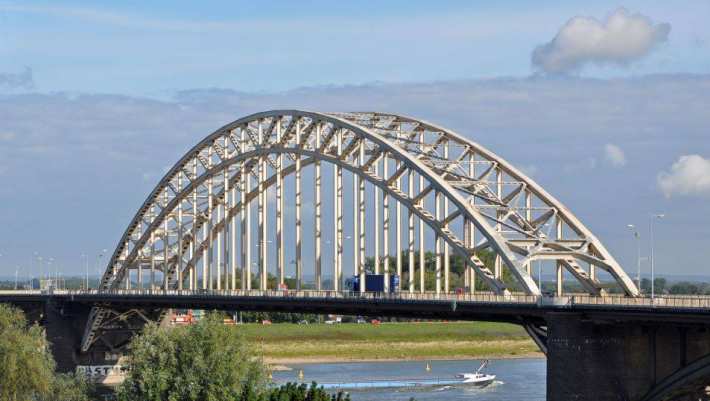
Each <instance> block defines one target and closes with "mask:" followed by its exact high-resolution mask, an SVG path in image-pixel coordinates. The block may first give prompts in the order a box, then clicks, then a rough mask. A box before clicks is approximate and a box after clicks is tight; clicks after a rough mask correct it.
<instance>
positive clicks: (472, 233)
mask: <svg viewBox="0 0 710 401" xmlns="http://www.w3.org/2000/svg"><path fill="white" fill-rule="evenodd" d="M324 165H328V167H329V168H332V174H329V176H330V177H331V179H332V180H331V182H330V183H329V185H326V186H324V185H323V169H324ZM306 168H312V169H313V178H314V179H313V182H312V184H313V185H312V190H313V191H314V199H315V202H314V216H313V219H314V232H313V235H314V238H313V242H314V246H315V250H314V255H315V258H314V261H313V265H314V266H313V274H314V276H315V288H316V289H317V290H324V289H326V288H324V280H323V277H325V276H326V275H328V276H330V277H332V280H331V281H332V284H331V286H330V288H327V289H328V290H335V291H342V290H343V265H344V264H343V251H344V248H345V246H346V244H345V239H347V238H348V237H346V235H345V233H344V219H345V217H344V215H343V209H344V205H345V203H346V201H351V203H352V205H353V206H354V207H353V208H352V209H353V210H352V211H351V212H352V213H353V214H352V227H351V228H352V241H348V245H350V244H352V245H351V246H352V252H353V259H354V263H353V268H354V273H355V274H357V275H361V276H362V275H364V274H365V268H364V265H365V260H366V257H367V254H366V245H367V244H368V243H369V244H370V246H369V248H370V249H369V251H370V252H369V254H370V255H372V256H373V257H374V271H375V272H376V273H383V274H385V275H389V274H398V275H399V276H400V277H402V276H403V275H406V277H407V280H406V281H405V282H404V283H403V284H404V285H403V289H402V291H410V292H417V291H419V292H425V291H434V292H436V293H440V292H449V291H451V288H450V287H451V285H450V284H451V283H450V279H449V277H450V259H451V258H450V255H459V256H460V257H462V258H463V259H464V260H465V278H464V282H465V287H466V288H467V290H468V291H471V292H473V291H477V290H481V289H483V290H487V291H492V292H495V293H498V294H506V293H508V292H510V291H520V292H524V293H527V294H531V295H539V294H540V289H539V288H538V286H537V284H536V283H535V281H534V280H533V278H532V275H531V264H532V262H533V261H536V260H545V261H554V262H548V263H555V264H556V266H557V292H558V293H561V292H562V282H563V273H564V271H567V272H569V273H571V275H572V276H573V277H574V278H575V279H576V280H577V281H578V282H579V283H580V284H581V286H582V288H584V289H585V290H586V291H587V292H589V293H590V294H593V295H604V291H603V290H602V285H601V283H600V282H599V280H598V279H597V277H596V272H597V269H602V270H603V271H605V272H607V273H609V274H610V275H611V277H613V278H614V280H615V281H616V282H617V283H618V286H619V287H620V288H621V289H622V290H623V291H624V292H625V293H626V294H627V295H630V296H636V295H638V290H637V288H636V287H635V285H634V283H633V282H632V280H631V279H630V278H629V277H628V276H627V275H626V274H625V273H624V271H623V269H622V268H621V267H620V266H619V264H618V263H617V262H616V260H614V258H613V257H612V256H611V254H610V253H609V252H608V251H607V250H606V249H605V248H604V246H603V245H602V244H601V242H600V241H599V240H598V239H597V238H596V237H595V236H594V235H593V234H592V233H591V232H590V231H589V230H588V229H587V228H586V227H585V226H584V225H583V224H582V223H581V222H580V221H579V220H578V219H577V218H576V217H575V216H574V215H573V214H572V213H571V212H570V211H569V210H568V209H567V208H566V207H564V206H563V205H562V204H561V203H560V202H559V201H557V200H556V199H555V198H553V197H552V196H551V195H550V194H548V193H547V192H546V191H545V190H544V189H543V188H542V187H540V186H539V185H537V184H536V183H535V182H534V181H533V180H531V179H530V178H529V177H527V176H526V175H525V174H523V173H522V172H521V171H520V170H518V169H516V168H515V167H513V166H512V165H511V164H509V163H508V162H506V161H505V160H503V159H502V158H500V157H499V156H497V155H496V154H494V153H493V152H491V151H489V150H487V149H485V148H484V147H482V146H480V145H478V144H477V143H474V142H472V141H470V140H468V139H466V138H465V137H463V136H461V135H458V134H456V133H454V132H452V131H449V130H447V129H444V128H441V127H438V126H435V125H433V124H429V123H427V122H424V121H420V120H416V119H412V118H408V117H403V116H398V115H393V114H386V113H374V112H356V113H315V112H305V111H297V110H277V111H269V112H263V113H257V114H254V115H251V116H248V117H245V118H242V119H240V120H237V121H235V122H233V123H231V124H228V125H226V126H224V127H222V128H220V129H219V130H217V131H216V132H214V133H213V134H211V135H209V136H208V137H207V138H205V139H204V140H202V141H201V142H200V143H199V144H197V145H196V146H195V147H194V148H192V149H191V150H190V151H189V152H188V153H187V154H186V155H185V156H183V157H182V158H181V159H180V160H179V161H178V162H177V163H176V164H175V166H174V167H173V168H172V169H171V170H170V171H169V172H168V173H167V174H166V175H165V177H163V179H162V180H161V181H160V183H159V184H158V185H157V186H156V187H155V189H154V190H153V191H152V192H151V194H150V196H149V197H148V198H147V199H146V201H145V202H144V203H143V205H142V206H141V208H140V209H139V211H138V213H136V215H135V217H134V218H133V220H132V221H131V223H130V225H129V226H128V228H127V229H126V231H125V233H124V235H123V237H122V238H121V240H120V242H119V244H118V246H117V248H116V250H115V251H114V253H113V255H112V257H111V259H110V261H109V263H108V267H107V269H106V272H105V273H104V275H103V277H102V279H101V283H100V289H101V290H111V289H118V288H131V286H136V285H137V286H139V287H140V288H151V289H170V290H182V289H193V290H194V289H215V290H228V289H247V290H248V289H251V288H252V281H253V280H254V276H255V277H256V278H255V280H256V282H258V286H259V289H261V290H266V289H268V283H269V277H268V274H269V272H273V274H274V275H275V276H276V279H277V281H278V283H279V284H281V283H283V282H284V279H285V268H286V265H287V262H286V260H285V255H284V248H285V247H286V246H287V245H286V244H285V235H284V231H285V225H284V219H285V217H284V216H285V206H284V202H285V200H286V199H288V200H289V202H291V201H292V202H293V203H294V207H295V216H294V217H295V225H294V226H293V230H295V244H294V245H295V248H294V249H295V257H294V262H293V263H294V264H295V270H296V280H297V287H298V288H299V289H300V288H301V283H302V277H303V274H304V265H303V259H302V252H303V249H302V248H303V227H302V217H303V216H302V214H303V177H302V172H303V170H304V169H306ZM344 173H346V174H350V175H352V176H353V179H352V180H353V187H352V191H350V192H348V193H346V190H345V188H344V186H343V175H344ZM286 179H293V180H294V182H295V185H294V188H295V190H294V191H293V192H292V193H289V194H287V193H285V185H284V180H286ZM366 183H367V185H369V186H372V188H374V189H372V190H371V191H370V193H374V197H375V198H374V202H372V205H373V207H371V208H370V209H368V208H366V206H365V205H366V202H365V196H366V190H365V188H366ZM272 186H275V193H276V199H275V210H270V208H269V206H268V203H269V202H268V199H267V196H268V195H267V194H268V190H269V188H270V187H272ZM324 188H327V189H329V191H328V192H330V193H328V194H325V195H326V196H327V199H328V200H332V203H330V205H329V206H328V207H329V208H331V210H332V221H330V222H327V223H326V224H328V223H332V225H331V224H329V229H328V230H323V229H322V228H323V221H322V220H323V218H322V216H323V208H324V205H323V202H322V199H323V195H324V194H323V192H324V191H323V189H324ZM309 190H310V188H309ZM252 203H256V209H257V211H256V215H257V216H256V220H257V223H258V224H257V225H258V230H257V232H258V235H257V237H258V238H257V240H256V245H257V248H258V249H257V253H258V255H256V258H253V255H252V251H253V248H254V245H255V243H254V242H253V241H252V238H251V237H252V231H253V229H252V217H253V216H252V215H253V210H252V209H253V207H252V206H251V205H252ZM331 210H329V211H331ZM393 211H394V213H393ZM366 215H368V216H369V220H374V223H373V224H370V225H368V226H366V220H365V216H366ZM270 218H273V219H274V220H275V221H276V238H275V241H269V240H268V239H267V238H268V237H269V230H268V221H269V219H270ZM326 231H327V232H326ZM366 231H367V234H366ZM403 232H404V234H403ZM366 236H367V237H369V236H374V241H373V239H372V238H370V241H369V242H368V241H366ZM324 237H326V238H328V239H330V240H329V241H325V242H324ZM392 238H394V241H392ZM273 242H275V249H276V257H275V259H276V260H275V261H273V263H270V262H269V260H268V259H269V255H270V253H269V251H268V247H269V245H268V244H270V243H273ZM392 242H394V244H393V243H392ZM324 243H325V244H329V246H330V247H332V249H331V251H332V252H329V253H332V257H331V258H329V259H330V260H328V261H325V260H324V259H323V249H324V248H323V245H324ZM427 245H429V246H430V247H431V248H432V249H433V250H434V255H435V276H436V282H435V285H434V286H433V288H427V287H426V284H425V276H424V272H425V270H426V269H425V266H424V263H425V260H426V258H425V255H424V252H425V250H426V248H427ZM483 252H488V253H489V254H490V253H492V254H493V255H494V263H492V264H491V263H488V264H487V263H485V262H484V260H483V259H482V258H481V254H482V253H483ZM253 259H256V260H257V262H256V263H255V264H253V263H252V260H253ZM405 264H406V271H403V268H404V266H405ZM270 266H271V269H269V267H270ZM326 266H327V267H328V269H327V271H326V269H324V267H326ZM504 271H507V272H509V273H510V274H509V275H508V277H509V279H508V280H507V281H505V280H504V279H503V277H504V274H503V273H504ZM476 277H478V281H479V282H482V283H483V287H485V288H479V289H477V288H476V282H477V280H476ZM511 278H512V281H511ZM362 281H364V280H362ZM387 281H388V280H385V282H387ZM361 290H363V291H364V290H365V288H364V285H363V286H362V288H361ZM112 315H115V313H112V312H111V311H110V310H109V309H107V308H101V307H95V308H94V309H93V310H92V313H91V316H90V319H89V323H88V325H87V329H86V334H85V336H84V339H83V343H82V350H83V351H86V350H88V349H89V347H91V345H92V344H93V343H94V342H95V341H96V340H97V338H98V336H99V335H100V333H101V332H102V330H103V329H102V328H103V327H104V326H105V325H106V322H107V321H112V320H115V319H111V318H110V316H112ZM144 320H149V318H144Z"/></svg>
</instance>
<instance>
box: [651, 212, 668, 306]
mask: <svg viewBox="0 0 710 401" xmlns="http://www.w3.org/2000/svg"><path fill="white" fill-rule="evenodd" d="M664 217H666V215H665V214H663V213H658V214H652V215H651V218H650V222H649V233H650V234H651V235H650V237H651V238H650V240H651V299H654V297H655V295H656V257H655V256H654V253H653V222H654V221H655V220H656V219H659V220H660V219H662V218H664Z"/></svg>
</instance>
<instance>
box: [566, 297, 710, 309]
mask: <svg viewBox="0 0 710 401" xmlns="http://www.w3.org/2000/svg"><path fill="white" fill-rule="evenodd" d="M569 298H570V305H595V306H610V307H612V306H613V307H655V308H664V307H665V308H710V297H708V296H704V297H703V296H680V295H675V296H662V297H654V298H651V297H637V298H630V297H623V296H605V297H595V296H589V295H575V296H572V297H569Z"/></svg>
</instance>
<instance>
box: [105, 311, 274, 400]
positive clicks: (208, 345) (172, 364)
mask: <svg viewBox="0 0 710 401" xmlns="http://www.w3.org/2000/svg"><path fill="white" fill-rule="evenodd" d="M265 372H266V371H265V369H264V365H263V363H262V362H261V360H260V358H259V357H258V356H257V355H256V353H255V352H254V351H253V348H252V347H250V346H249V345H248V344H247V343H246V342H245V340H244V339H243V337H242V336H241V334H239V331H238V330H234V329H233V328H232V327H229V326H225V325H224V324H223V322H222V316H221V315H219V314H208V315H207V316H206V317H205V318H204V319H202V320H201V321H200V322H199V323H198V324H195V325H192V326H187V327H176V328H172V329H164V328H160V327H158V326H157V325H148V326H146V328H145V329H144V331H143V333H142V334H141V335H139V336H137V337H136V338H135V339H134V340H133V341H132V342H131V345H130V355H129V374H128V377H127V378H126V380H125V381H124V382H123V383H122V385H121V386H120V387H119V390H118V399H119V400H120V401H183V400H200V401H203V400H204V401H242V400H243V401H251V400H258V399H259V398H260V397H262V396H263V395H264V394H265V391H266V390H265V389H266V374H265Z"/></svg>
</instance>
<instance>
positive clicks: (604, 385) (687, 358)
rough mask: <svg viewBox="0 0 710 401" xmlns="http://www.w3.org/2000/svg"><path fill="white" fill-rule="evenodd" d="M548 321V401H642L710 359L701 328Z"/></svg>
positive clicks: (561, 316) (566, 318)
mask: <svg viewBox="0 0 710 401" xmlns="http://www.w3.org/2000/svg"><path fill="white" fill-rule="evenodd" d="M547 321H548V339H547V346H548V355H547V358H548V362H547V399H548V401H570V400H577V401H612V400H613V401H641V400H643V398H644V396H645V395H646V394H647V393H649V391H651V390H652V389H653V388H654V387H655V386H656V384H658V383H660V382H661V381H663V380H664V379H665V378H667V377H668V376H670V375H671V374H673V373H674V372H676V371H678V370H680V369H681V368H683V367H684V366H686V365H687V364H688V363H691V362H693V361H695V360H698V359H700V358H701V357H704V356H706V355H708V354H710V331H709V330H708V328H707V327H704V326H693V325H688V324H685V325H678V324H652V323H646V322H635V321H627V322H618V321H617V322H599V321H596V322H593V321H589V320H585V319H584V315H582V314H575V313H550V314H549V315H548V318H547ZM706 383H710V377H708V380H707V381H706ZM694 397H697V396H694ZM694 397H690V396H685V397H680V398H676V399H679V400H686V399H687V400H691V399H692V400H698V399H699V398H694Z"/></svg>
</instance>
